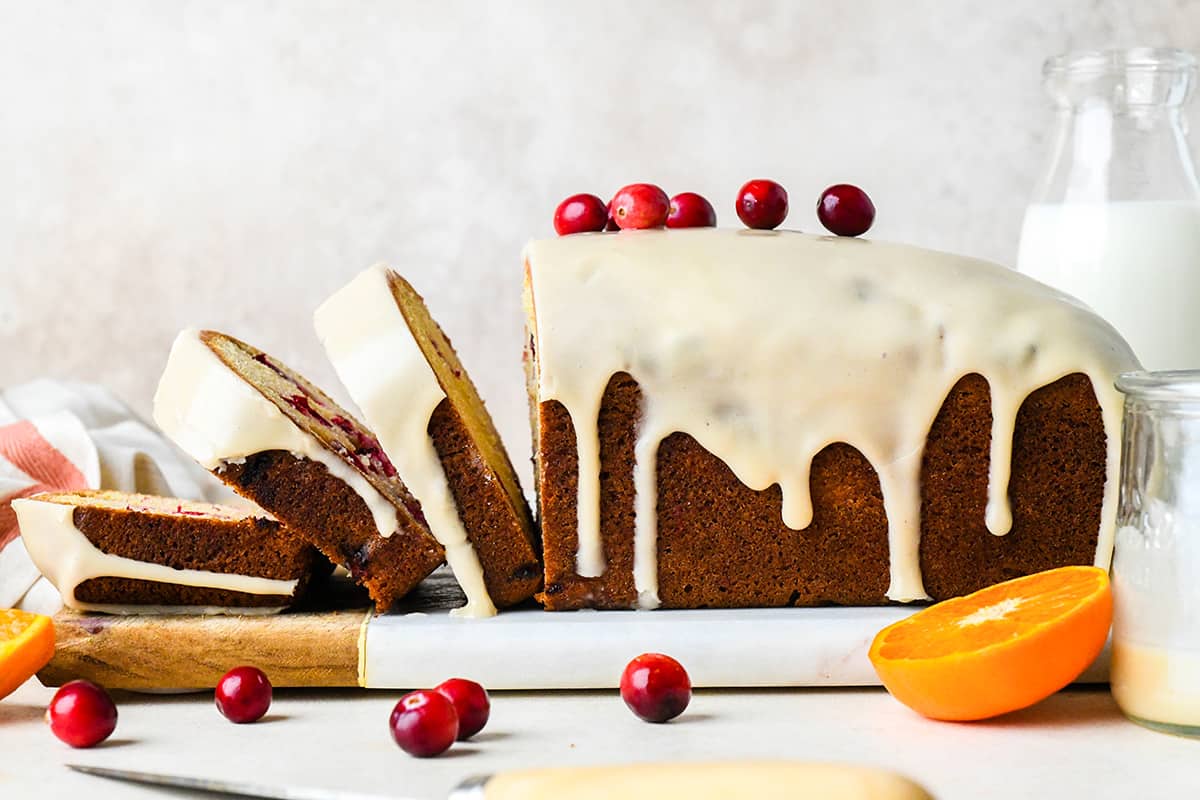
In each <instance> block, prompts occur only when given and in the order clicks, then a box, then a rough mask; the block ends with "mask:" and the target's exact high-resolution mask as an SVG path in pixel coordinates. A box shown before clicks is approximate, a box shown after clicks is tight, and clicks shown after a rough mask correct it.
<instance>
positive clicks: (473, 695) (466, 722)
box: [434, 678, 492, 742]
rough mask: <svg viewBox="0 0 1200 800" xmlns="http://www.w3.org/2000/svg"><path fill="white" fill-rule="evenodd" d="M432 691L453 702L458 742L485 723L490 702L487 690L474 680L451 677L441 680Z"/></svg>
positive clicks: (474, 732)
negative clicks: (456, 717)
mask: <svg viewBox="0 0 1200 800" xmlns="http://www.w3.org/2000/svg"><path fill="white" fill-rule="evenodd" d="M434 691H435V692H437V693H438V694H440V695H442V696H444V697H445V698H446V699H447V700H449V701H450V702H451V703H453V704H454V710H455V711H456V712H457V713H458V740H459V741H460V742H461V741H465V740H467V739H470V738H471V737H472V736H474V735H475V734H477V733H479V732H480V731H481V730H483V726H484V725H487V721H488V715H489V714H490V713H491V711H492V703H491V701H490V700H489V699H488V693H487V690H485V689H484V688H483V687H482V686H480V685H479V684H478V683H476V682H475V681H469V680H466V679H465V678H451V679H450V680H448V681H442V683H440V684H439V685H438V687H437V688H436V689H434Z"/></svg>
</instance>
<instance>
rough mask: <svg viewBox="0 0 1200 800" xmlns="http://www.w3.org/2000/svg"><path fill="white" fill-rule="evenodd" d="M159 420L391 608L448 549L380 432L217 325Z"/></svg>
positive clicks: (198, 334)
mask: <svg viewBox="0 0 1200 800" xmlns="http://www.w3.org/2000/svg"><path fill="white" fill-rule="evenodd" d="M155 419H156V421H158V423H159V425H160V427H162V428H163V430H164V431H165V432H166V433H167V434H168V435H169V436H171V437H172V438H173V439H174V440H175V441H176V442H177V443H178V444H179V445H180V446H181V447H183V448H184V449H185V450H186V451H188V452H189V454H191V455H192V456H193V457H194V458H196V459H197V460H198V461H199V462H200V463H201V464H202V465H204V466H205V467H207V468H208V469H210V470H212V471H213V472H214V474H216V475H217V476H218V477H219V478H221V479H222V480H223V481H225V482H226V483H227V484H229V485H230V486H231V487H232V488H233V489H234V490H235V491H237V492H238V493H239V494H241V495H243V496H245V497H247V498H249V499H251V500H253V501H254V502H255V503H257V504H258V505H260V506H261V507H263V508H264V509H266V510H267V511H269V512H270V513H271V514H273V515H274V516H275V517H276V518H278V519H279V520H280V521H282V522H283V523H284V524H285V525H286V526H287V527H288V529H289V530H291V531H292V532H293V533H294V534H296V535H298V536H300V537H302V538H304V539H305V540H306V541H308V542H310V543H311V544H312V545H313V546H314V547H316V548H317V549H318V550H320V551H321V552H322V553H323V554H324V555H325V556H326V557H327V558H328V559H329V560H331V561H333V562H334V563H337V564H342V565H344V566H346V568H347V569H349V571H350V574H351V576H352V577H353V578H354V579H355V580H356V581H358V582H359V583H361V584H362V585H363V586H364V587H366V589H367V590H368V591H369V592H370V594H371V598H372V599H373V600H374V601H375V603H376V608H377V609H378V610H379V611H384V610H386V609H387V608H388V607H390V606H391V605H392V603H394V602H395V601H396V600H398V599H399V598H400V597H402V596H404V595H405V594H407V593H408V592H409V591H410V590H411V589H412V588H413V587H414V586H416V584H417V583H419V582H420V581H421V580H422V579H424V578H425V577H426V576H427V575H428V574H429V573H430V572H432V571H433V570H434V569H436V568H437V567H438V566H439V565H440V564H441V563H442V562H443V560H444V558H445V552H444V550H443V548H442V547H441V545H440V544H439V543H438V542H437V540H436V539H435V538H434V537H433V536H432V535H431V534H430V531H429V527H428V524H427V523H426V521H425V518H424V515H423V514H422V512H421V507H420V504H419V503H418V502H417V501H416V500H415V499H414V498H413V496H412V495H411V494H410V493H409V492H408V490H407V489H406V488H405V486H404V483H403V482H402V481H401V480H400V478H399V477H398V476H397V474H396V470H395V468H394V467H393V466H392V464H391V462H390V461H389V459H388V458H387V456H386V455H385V454H384V452H383V450H382V448H381V447H380V446H379V442H378V441H377V440H376V438H375V436H374V435H373V434H372V433H371V432H370V431H369V430H368V429H367V428H366V426H364V425H363V424H362V423H360V422H359V421H358V420H357V419H355V418H354V417H353V416H352V415H351V414H350V413H349V412H348V411H346V410H345V409H343V408H341V407H340V406H338V405H337V403H335V402H334V401H333V400H332V399H331V398H330V397H329V396H328V395H326V394H325V393H324V392H322V391H321V390H320V389H318V388H317V387H316V386H314V385H313V384H312V383H311V382H309V381H308V380H307V379H305V378H304V377H303V376H301V375H300V374H299V373H297V372H295V371H294V370H292V369H289V368H288V367H287V366H285V365H284V364H282V363H281V362H280V361H278V360H277V359H275V358H273V357H271V356H269V355H267V354H266V353H264V352H263V351H261V350H259V349H257V348H255V347H253V346H251V345H249V344H246V343H245V342H242V341H240V340H238V339H235V338H233V337H231V336H227V335H225V334H222V333H218V332H216V331H184V332H183V333H181V334H180V336H179V338H178V339H177V340H176V343H175V345H174V347H173V348H172V352H171V356H170V358H169V359H168V364H167V368H166V370H165V371H164V373H163V377H162V380H161V381H160V384H159V390H158V393H157V395H156V397H155Z"/></svg>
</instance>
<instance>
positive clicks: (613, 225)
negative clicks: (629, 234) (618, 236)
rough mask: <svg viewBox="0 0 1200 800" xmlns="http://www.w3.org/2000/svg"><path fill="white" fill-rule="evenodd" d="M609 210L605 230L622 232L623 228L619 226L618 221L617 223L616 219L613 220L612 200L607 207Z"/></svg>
mask: <svg viewBox="0 0 1200 800" xmlns="http://www.w3.org/2000/svg"><path fill="white" fill-rule="evenodd" d="M607 208H608V224H606V225H605V226H604V230H606V231H619V230H621V226H620V225H618V224H617V221H616V220H615V219H613V215H612V201H611V200H609V201H608V206H607Z"/></svg>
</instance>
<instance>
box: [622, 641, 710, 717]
mask: <svg viewBox="0 0 1200 800" xmlns="http://www.w3.org/2000/svg"><path fill="white" fill-rule="evenodd" d="M621 699H623V700H624V701H625V705H627V706H629V710H630V711H632V712H633V713H634V714H637V715H638V716H639V717H641V718H642V719H644V720H645V721H646V722H666V721H667V720H670V719H674V718H675V717H678V716H679V715H680V714H682V713H683V710H684V709H685V708H687V706H688V703H689V702H690V701H691V699H692V682H691V680H690V679H689V678H688V674H687V670H685V669H684V668H683V666H682V665H681V664H680V663H679V662H678V661H676V660H675V659H673V658H671V657H670V656H664V655H663V654H662V653H644V654H642V655H640V656H638V657H637V658H635V659H634V660H633V661H630V662H629V664H628V666H626V667H625V671H624V672H623V673H621Z"/></svg>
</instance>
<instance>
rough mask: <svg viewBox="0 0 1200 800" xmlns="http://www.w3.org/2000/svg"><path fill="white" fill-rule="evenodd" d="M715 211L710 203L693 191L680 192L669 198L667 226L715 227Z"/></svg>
mask: <svg viewBox="0 0 1200 800" xmlns="http://www.w3.org/2000/svg"><path fill="white" fill-rule="evenodd" d="M716 226H717V212H716V211H713V207H712V203H710V202H708V201H707V200H705V199H704V198H703V197H701V196H700V195H698V194H696V193H695V192H681V193H680V194H677V195H675V196H674V197H672V198H671V213H670V215H669V216H668V217H667V227H668V228H715V227H716Z"/></svg>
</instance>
